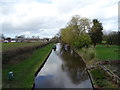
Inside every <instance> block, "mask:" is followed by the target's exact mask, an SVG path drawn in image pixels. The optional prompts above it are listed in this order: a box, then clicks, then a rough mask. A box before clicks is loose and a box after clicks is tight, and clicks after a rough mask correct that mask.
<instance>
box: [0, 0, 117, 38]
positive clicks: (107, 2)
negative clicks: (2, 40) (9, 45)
mask: <svg viewBox="0 0 120 90" xmlns="http://www.w3.org/2000/svg"><path fill="white" fill-rule="evenodd" d="M118 1H119V0H0V29H1V30H2V33H3V34H4V35H5V36H11V37H15V36H16V35H26V36H33V35H34V36H38V35H39V36H40V37H52V36H54V35H55V34H56V33H57V32H58V31H59V30H60V28H63V27H65V25H66V24H67V23H68V22H69V20H70V18H71V17H72V16H73V15H80V16H81V17H87V18H90V19H91V20H92V19H94V18H97V19H98V20H100V21H101V22H102V23H103V27H104V31H117V30H118Z"/></svg>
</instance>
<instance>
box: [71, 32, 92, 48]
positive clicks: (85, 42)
mask: <svg viewBox="0 0 120 90" xmlns="http://www.w3.org/2000/svg"><path fill="white" fill-rule="evenodd" d="M90 44H91V38H90V36H89V35H87V34H83V35H81V36H79V37H78V38H75V40H74V42H73V46H75V47H77V48H82V47H88V46H89V45H90Z"/></svg>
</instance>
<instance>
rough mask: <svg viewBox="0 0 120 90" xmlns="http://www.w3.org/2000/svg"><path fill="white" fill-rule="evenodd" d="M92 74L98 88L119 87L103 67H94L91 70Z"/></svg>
mask: <svg viewBox="0 0 120 90" xmlns="http://www.w3.org/2000/svg"><path fill="white" fill-rule="evenodd" d="M91 74H92V77H93V80H94V85H95V87H96V88H118V87H117V85H115V84H113V83H112V82H111V81H109V80H108V79H107V78H106V76H105V75H104V73H103V71H102V70H101V69H99V68H97V69H93V70H91Z"/></svg>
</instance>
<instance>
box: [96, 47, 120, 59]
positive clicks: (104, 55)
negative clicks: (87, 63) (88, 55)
mask: <svg viewBox="0 0 120 90" xmlns="http://www.w3.org/2000/svg"><path fill="white" fill-rule="evenodd" d="M119 48H120V46H116V45H109V46H108V48H107V47H106V45H97V46H96V47H95V50H96V58H98V59H99V60H119V57H120V54H119V53H118V51H119ZM115 50H118V51H117V52H115Z"/></svg>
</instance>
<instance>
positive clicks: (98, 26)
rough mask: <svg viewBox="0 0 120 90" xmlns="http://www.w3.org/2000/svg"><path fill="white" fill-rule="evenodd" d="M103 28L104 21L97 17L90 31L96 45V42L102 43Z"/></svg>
mask: <svg viewBox="0 0 120 90" xmlns="http://www.w3.org/2000/svg"><path fill="white" fill-rule="evenodd" d="M102 30H103V27H102V23H101V22H100V21H98V20H97V19H94V20H93V26H92V28H91V29H90V31H89V34H90V37H91V39H92V42H93V44H94V46H95V45H96V43H101V41H102V35H103V32H102Z"/></svg>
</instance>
